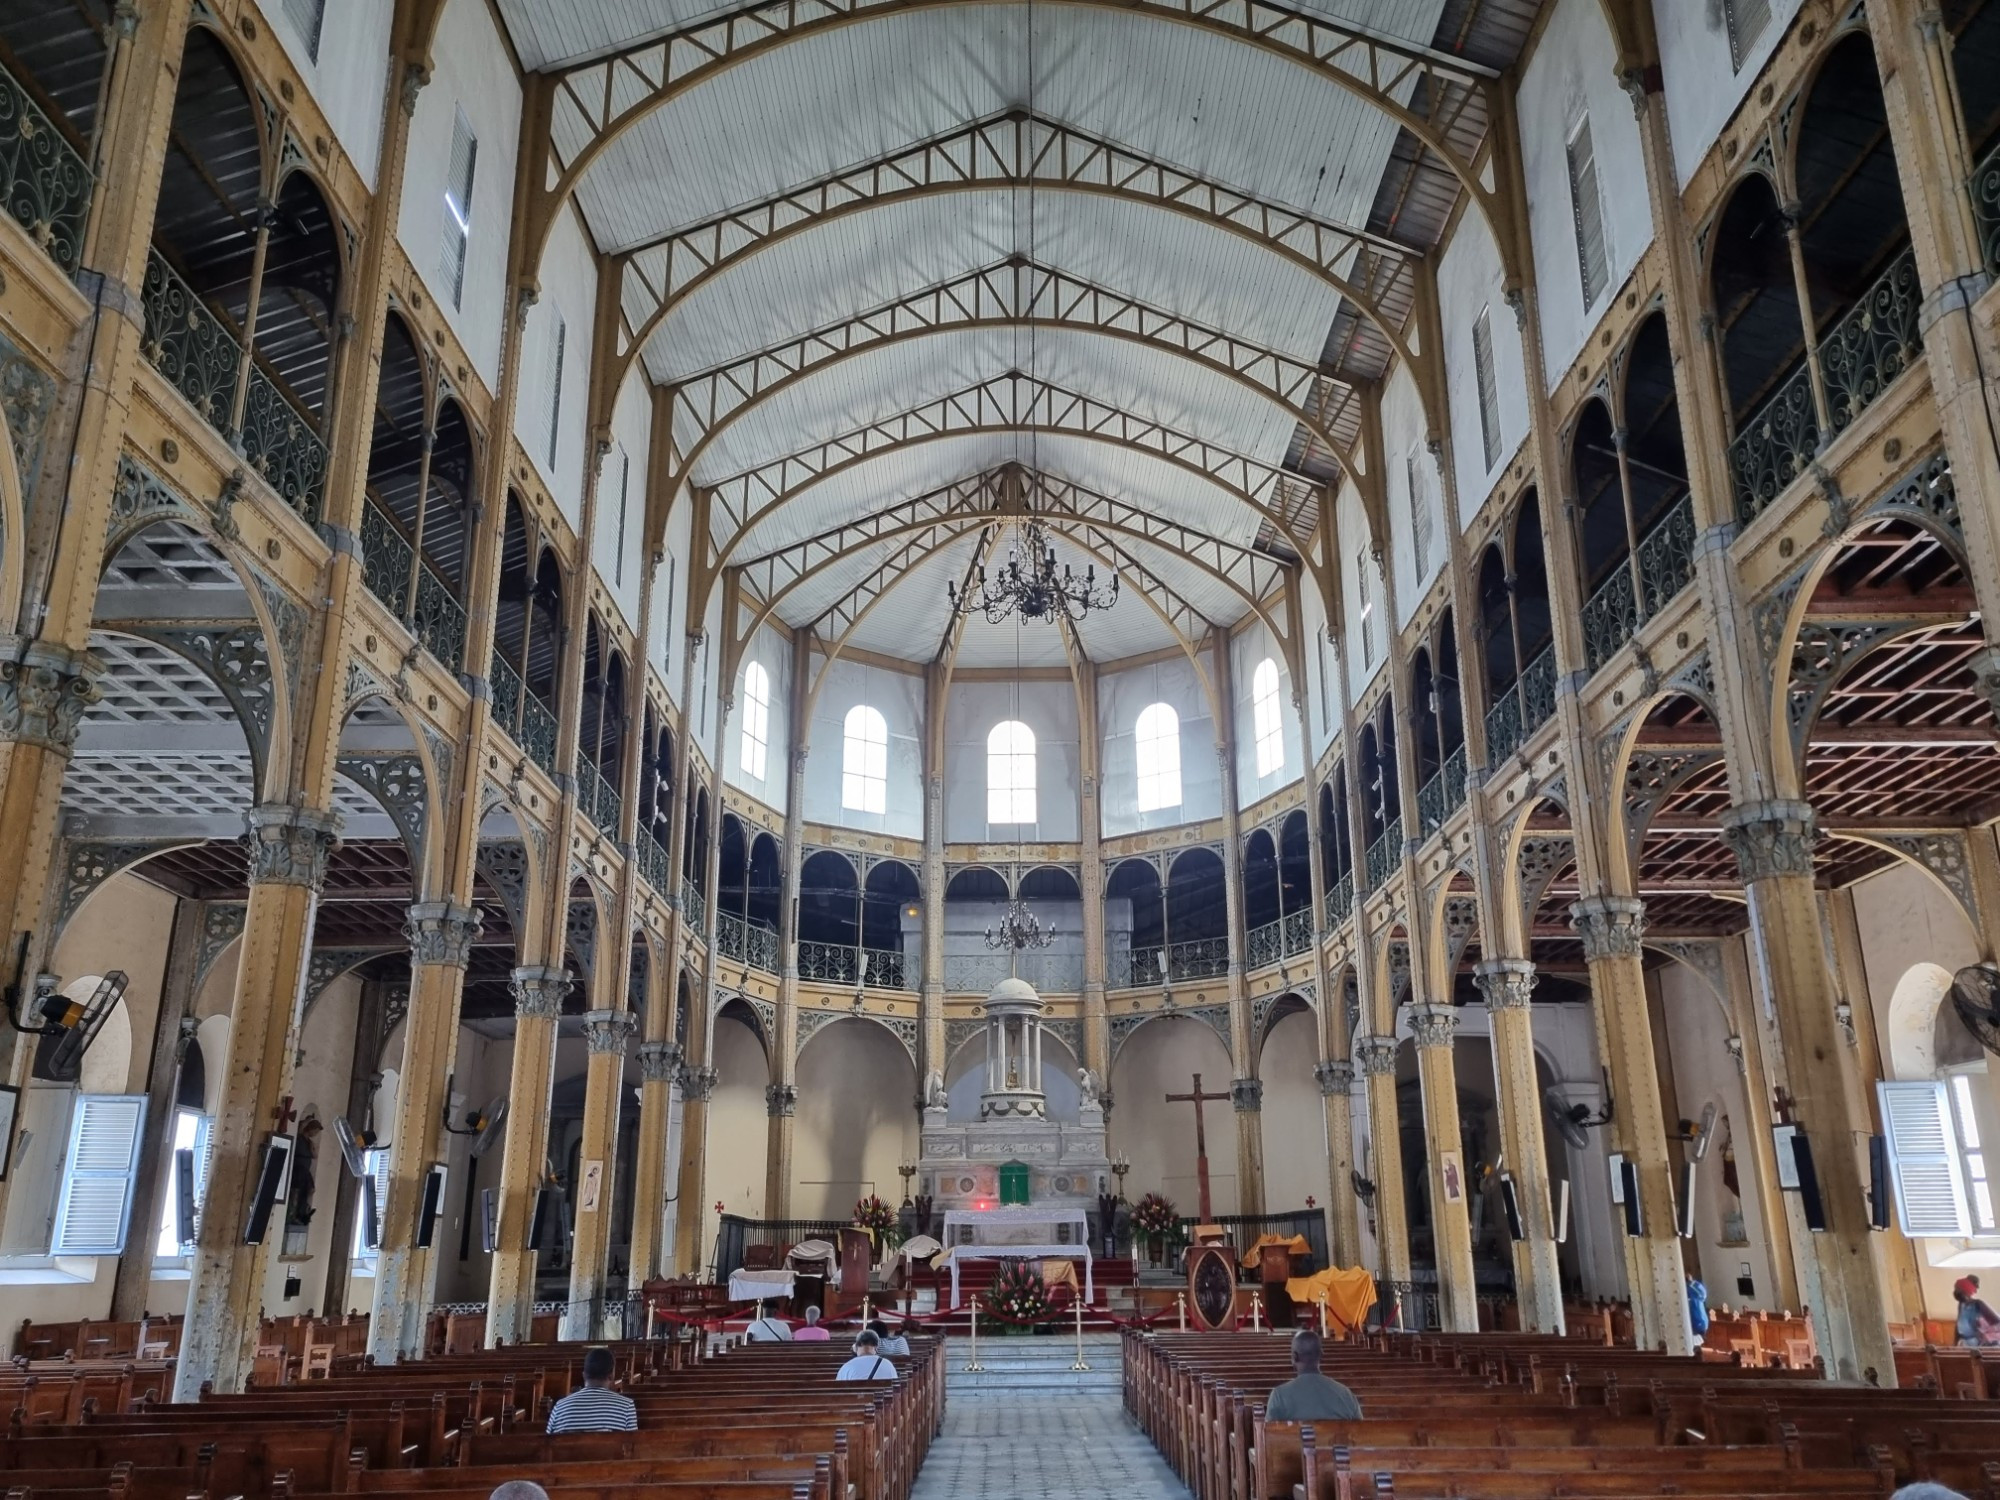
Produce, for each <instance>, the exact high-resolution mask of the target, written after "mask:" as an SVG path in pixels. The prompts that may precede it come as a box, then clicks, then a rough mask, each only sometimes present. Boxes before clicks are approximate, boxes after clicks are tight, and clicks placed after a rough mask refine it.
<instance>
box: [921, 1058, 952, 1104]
mask: <svg viewBox="0 0 2000 1500" xmlns="http://www.w3.org/2000/svg"><path fill="white" fill-rule="evenodd" d="M950 1104H951V1096H950V1095H949V1094H947V1093H946V1092H945V1087H944V1074H942V1073H940V1072H939V1071H938V1070H937V1069H936V1068H932V1069H931V1070H930V1072H928V1073H926V1074H925V1075H924V1108H925V1109H946V1108H949V1107H950Z"/></svg>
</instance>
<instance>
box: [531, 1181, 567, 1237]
mask: <svg viewBox="0 0 2000 1500" xmlns="http://www.w3.org/2000/svg"><path fill="white" fill-rule="evenodd" d="M562 1234H563V1221H562V1191H561V1189H559V1188H550V1187H545V1188H538V1189H536V1191H535V1216H534V1218H533V1219H532V1220H531V1221H530V1222H529V1224H528V1243H527V1244H525V1245H523V1246H522V1247H521V1248H522V1249H523V1250H556V1249H560V1248H561V1246H562Z"/></svg>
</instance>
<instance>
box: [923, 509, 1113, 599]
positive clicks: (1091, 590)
mask: <svg viewBox="0 0 2000 1500" xmlns="http://www.w3.org/2000/svg"><path fill="white" fill-rule="evenodd" d="M945 593H946V595H947V596H948V597H949V598H950V600H951V607H952V609H953V610H954V611H955V612H956V613H958V614H961V615H968V614H971V613H972V612H973V611H974V610H978V611H980V612H981V613H982V614H984V615H985V616H986V623H987V624H989V625H1000V624H1003V623H1005V622H1006V621H1007V620H1008V619H1009V618H1010V617H1012V616H1014V615H1016V614H1018V615H1019V616H1020V617H1021V618H1022V619H1023V620H1060V619H1069V620H1081V619H1082V618H1083V617H1084V616H1085V615H1087V614H1089V613H1090V612H1091V611H1092V610H1093V609H1109V608H1111V606H1112V605H1114V604H1116V603H1117V602H1118V575H1117V574H1116V573H1114V574H1112V575H1111V582H1110V583H1109V584H1108V585H1106V584H1101V583H1099V582H1098V581H1097V567H1096V565H1095V564H1092V565H1091V566H1090V567H1087V568H1085V569H1084V573H1083V577H1081V578H1078V577H1077V576H1076V574H1075V573H1074V572H1072V571H1071V570H1070V568H1069V567H1068V565H1067V564H1065V565H1064V566H1063V568H1062V569H1061V571H1060V572H1058V571H1057V569H1056V550H1055V548H1053V547H1051V546H1050V545H1049V541H1048V537H1047V536H1046V535H1045V534H1044V533H1043V531H1042V528H1041V524H1040V523H1039V522H1037V521H1027V522H1024V523H1023V524H1022V527H1021V532H1020V534H1018V535H1017V536H1016V537H1015V539H1014V545H1013V547H1012V548H1011V549H1009V552H1008V556H1007V561H1006V563H1005V564H1003V565H1002V566H1001V568H1000V572H999V575H998V577H996V578H992V579H989V578H988V577H987V576H986V568H985V566H984V565H983V564H982V565H981V566H980V569H979V576H978V580H977V582H976V583H974V584H972V585H970V586H968V587H967V588H966V590H965V591H964V592H963V593H960V592H959V588H958V585H957V584H956V583H946V584H945Z"/></svg>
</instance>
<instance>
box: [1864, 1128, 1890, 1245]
mask: <svg viewBox="0 0 2000 1500" xmlns="http://www.w3.org/2000/svg"><path fill="white" fill-rule="evenodd" d="M1868 1227H1869V1228H1870V1229H1887V1228H1888V1227H1889V1138H1888V1137H1887V1136H1885V1135H1871V1136H1869V1137H1868Z"/></svg>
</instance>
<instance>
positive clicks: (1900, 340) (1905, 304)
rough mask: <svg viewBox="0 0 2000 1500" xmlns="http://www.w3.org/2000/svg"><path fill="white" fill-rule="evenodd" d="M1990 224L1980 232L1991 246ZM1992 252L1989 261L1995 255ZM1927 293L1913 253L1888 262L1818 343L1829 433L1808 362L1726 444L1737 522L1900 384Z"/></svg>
mask: <svg viewBox="0 0 2000 1500" xmlns="http://www.w3.org/2000/svg"><path fill="white" fill-rule="evenodd" d="M1993 168H1994V159H1993V158H1992V157H1988V158H1987V160H1986V161H1985V162H1983V163H1981V166H1980V170H1979V171H1978V172H1977V173H1975V174H1974V177H1973V207H1974V210H1975V212H1977V211H1978V210H1979V201H1980V191H1981V190H1980V186H1979V185H1980V183H1981V181H1982V180H1984V179H1986V178H1988V177H1989V176H1990V174H1991V173H1992V171H1993ZM1988 223H1989V221H1987V220H1982V223H1981V227H1982V234H1983V235H1985V237H1986V239H1987V241H1988V244H1989V246H1990V244H1991V234H1990V230H1989V229H1988V228H1987V225H1988ZM1991 253H1992V252H1991V250H1990V249H1989V251H1988V255H1989V257H1990V256H1991ZM1922 304H1923V288H1922V287H1921V286H1920V285H1919V284H1918V281H1917V260H1916V251H1915V250H1914V248H1907V247H1906V248H1905V249H1904V250H1903V253H1902V254H1900V255H1898V256H1897V257H1896V258H1895V259H1894V260H1892V261H1890V262H1889V264H1888V266H1887V267H1885V268H1884V269H1883V272H1882V274H1881V275H1880V276H1878V277H1876V278H1875V281H1874V283H1873V285H1871V286H1870V287H1869V288H1868V290H1867V291H1865V292H1863V293H1862V294H1861V296H1860V297H1859V298H1858V299H1857V300H1856V301H1855V304H1854V306H1852V307H1850V308H1849V309H1848V310H1847V311H1846V312H1845V313H1843V314H1842V315H1841V317H1840V320H1839V321H1838V322H1836V323H1835V324H1834V325H1833V326H1832V327H1831V328H1830V329H1828V330H1827V332H1826V334H1825V335H1824V336H1823V337H1822V338H1821V339H1820V340H1819V345H1818V353H1819V373H1820V379H1821V381H1822V383H1823V384H1824V385H1825V387H1826V416H1827V424H1828V427H1829V430H1828V431H1827V432H1825V433H1822V432H1821V431H1820V420H1819V412H1818V410H1817V408H1816V407H1815V405H1814V402H1813V391H1812V368H1811V366H1810V365H1809V364H1808V363H1807V362H1806V361H1804V360H1801V361H1800V362H1799V367H1798V368H1797V369H1796V370H1794V371H1793V372H1792V373H1791V374H1790V375H1789V376H1787V377H1786V378H1785V382H1784V384H1782V385H1780V386H1779V387H1778V388H1777V390H1775V391H1773V392H1772V393H1771V396H1770V398H1769V399H1768V400H1767V401H1765V403H1764V404H1763V405H1762V406H1761V407H1759V408H1758V409H1757V410H1756V411H1755V412H1754V413H1753V414H1752V415H1751V416H1750V417H1749V418H1748V419H1747V420H1746V421H1744V422H1743V423H1742V424H1741V426H1739V427H1738V429H1737V432H1736V436H1735V437H1734V438H1733V439H1731V441H1730V444H1729V466H1730V469H1731V471H1732V472H1733V473H1734V475H1735V479H1736V519H1737V520H1738V521H1739V522H1741V523H1742V524H1743V525H1746V526H1747V525H1749V524H1750V522H1752V521H1754V520H1755V519H1756V518H1757V517H1758V515H1760V514H1761V513H1762V512H1763V510H1764V508H1765V507H1766V506H1768V505H1769V504H1770V503H1771V502H1772V501H1773V500H1775V499H1777V498H1778V496H1779V495H1781V494H1782V493H1784V490H1785V488H1786V486H1787V485H1789V484H1790V483H1791V482H1792V481H1793V480H1794V479H1796V478H1798V477H1799V475H1800V474H1801V473H1803V472H1804V471H1805V469H1806V467H1807V465H1808V464H1810V463H1811V462H1812V459H1813V455H1814V454H1816V453H1818V452H1819V450H1820V447H1821V445H1822V444H1823V443H1824V442H1826V441H1829V440H1831V439H1832V437H1833V436H1834V434H1835V433H1838V432H1840V431H1842V430H1844V429H1845V428H1846V427H1848V426H1849V425H1850V424H1852V423H1853V421H1854V419H1855V418H1856V417H1858V416H1860V415H1861V413H1862V412H1864V411H1866V410H1867V409H1868V407H1869V406H1870V405H1871V404H1873V402H1874V401H1875V398H1876V397H1878V396H1880V395H1881V394H1882V392H1884V391H1885V390H1887V389H1888V388H1889V387H1890V385H1892V384H1893V383H1894V382H1895V379H1896V377H1897V376H1898V375H1901V374H1902V373H1903V371H1904V370H1906V369H1908V368H1909V367H1910V365H1911V364H1912V363H1913V362H1914V361H1915V359H1916V357H1917V353H1918V351H1919V350H1921V349H1922V348H1923V335H1922V331H1921V330H1920V329H1919V328H1918V326H1917V315H1918V312H1919V310H1920V308H1921V307H1922Z"/></svg>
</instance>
